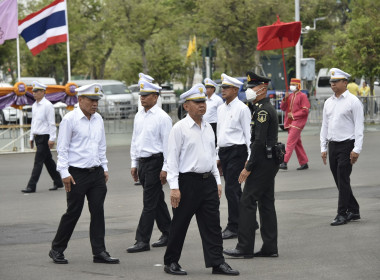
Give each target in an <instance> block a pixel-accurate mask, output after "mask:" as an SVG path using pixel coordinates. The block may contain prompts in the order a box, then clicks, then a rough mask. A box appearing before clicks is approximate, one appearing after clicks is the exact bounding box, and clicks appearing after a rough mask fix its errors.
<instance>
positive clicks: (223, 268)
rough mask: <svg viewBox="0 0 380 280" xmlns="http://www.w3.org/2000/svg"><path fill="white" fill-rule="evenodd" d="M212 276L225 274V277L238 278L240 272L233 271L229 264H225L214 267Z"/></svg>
mask: <svg viewBox="0 0 380 280" xmlns="http://www.w3.org/2000/svg"><path fill="white" fill-rule="evenodd" d="M212 274H224V275H231V276H236V275H239V274H240V273H239V271H237V270H235V269H232V268H231V267H230V266H229V265H228V263H226V262H224V263H222V264H220V265H218V266H214V267H213V268H212Z"/></svg>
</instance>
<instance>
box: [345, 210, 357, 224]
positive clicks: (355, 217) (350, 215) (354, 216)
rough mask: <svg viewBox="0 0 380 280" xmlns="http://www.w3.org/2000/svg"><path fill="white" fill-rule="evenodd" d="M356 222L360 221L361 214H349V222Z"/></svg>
mask: <svg viewBox="0 0 380 280" xmlns="http://www.w3.org/2000/svg"><path fill="white" fill-rule="evenodd" d="M355 220H360V214H359V213H352V212H347V222H349V221H355Z"/></svg>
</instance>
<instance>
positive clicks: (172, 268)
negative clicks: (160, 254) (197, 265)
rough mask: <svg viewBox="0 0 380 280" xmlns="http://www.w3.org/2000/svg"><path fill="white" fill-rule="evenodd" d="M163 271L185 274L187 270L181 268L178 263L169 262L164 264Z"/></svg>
mask: <svg viewBox="0 0 380 280" xmlns="http://www.w3.org/2000/svg"><path fill="white" fill-rule="evenodd" d="M164 271H165V272H166V273H169V274H173V275H187V272H186V271H185V270H183V269H182V267H181V266H180V265H179V263H174V262H173V263H171V264H170V265H165V267H164Z"/></svg>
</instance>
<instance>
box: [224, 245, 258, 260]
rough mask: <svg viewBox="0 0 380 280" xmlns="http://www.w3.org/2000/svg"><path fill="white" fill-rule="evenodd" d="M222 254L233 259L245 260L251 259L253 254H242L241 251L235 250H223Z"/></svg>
mask: <svg viewBox="0 0 380 280" xmlns="http://www.w3.org/2000/svg"><path fill="white" fill-rule="evenodd" d="M223 254H225V255H227V256H231V257H234V258H241V257H243V258H245V259H251V258H253V253H244V252H243V251H241V250H239V249H237V248H235V249H224V250H223Z"/></svg>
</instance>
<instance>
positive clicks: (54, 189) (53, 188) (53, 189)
mask: <svg viewBox="0 0 380 280" xmlns="http://www.w3.org/2000/svg"><path fill="white" fill-rule="evenodd" d="M60 188H63V185H62V186H56V185H54V186H53V187H52V188H50V189H49V191H56V190H58V189H60Z"/></svg>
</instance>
